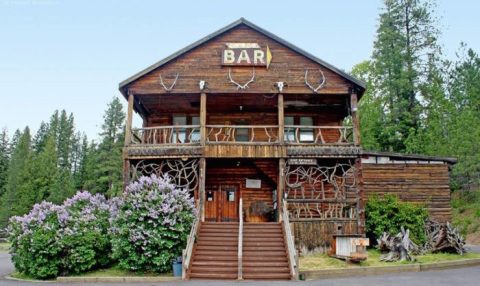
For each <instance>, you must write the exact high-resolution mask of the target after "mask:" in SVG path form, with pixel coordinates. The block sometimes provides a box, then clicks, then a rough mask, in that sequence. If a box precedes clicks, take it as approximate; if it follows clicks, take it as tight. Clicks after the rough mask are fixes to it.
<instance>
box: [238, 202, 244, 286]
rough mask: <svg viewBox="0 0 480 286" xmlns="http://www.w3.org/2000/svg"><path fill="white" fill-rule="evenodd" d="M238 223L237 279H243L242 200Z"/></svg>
mask: <svg viewBox="0 0 480 286" xmlns="http://www.w3.org/2000/svg"><path fill="white" fill-rule="evenodd" d="M238 208H239V210H238V212H239V223H238V278H237V279H238V280H242V279H243V264H242V262H243V200H242V198H240V202H239V207H238Z"/></svg>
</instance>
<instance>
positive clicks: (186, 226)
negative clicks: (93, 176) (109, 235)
mask: <svg viewBox="0 0 480 286" xmlns="http://www.w3.org/2000/svg"><path fill="white" fill-rule="evenodd" d="M194 218H195V208H194V201H193V198H192V197H191V196H190V194H189V193H188V191H187V190H186V189H178V188H176V187H175V186H174V185H173V184H171V183H170V182H169V180H167V179H164V178H158V177H157V176H155V175H152V176H151V177H141V178H140V179H139V181H138V182H134V183H131V184H130V185H129V186H127V188H126V190H125V192H124V194H123V196H122V202H121V205H120V206H119V208H118V215H117V216H116V218H114V219H113V222H112V231H113V233H114V236H113V240H112V247H113V256H114V258H116V259H118V263H119V267H121V268H123V269H126V270H134V271H138V270H140V271H152V272H168V271H170V270H171V262H172V260H173V259H174V258H176V257H177V256H180V255H181V253H182V249H184V248H185V245H186V240H187V237H188V234H189V232H190V228H191V225H192V222H193V220H194Z"/></svg>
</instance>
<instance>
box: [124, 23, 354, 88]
mask: <svg viewBox="0 0 480 286" xmlns="http://www.w3.org/2000/svg"><path fill="white" fill-rule="evenodd" d="M239 41H241V42H246V43H259V44H260V45H262V46H266V45H268V46H269V48H270V50H271V52H272V55H273V59H272V62H271V64H270V67H269V69H268V70H267V69H265V68H256V69H255V81H254V82H253V83H251V84H250V85H249V88H248V89H246V90H244V91H242V93H274V92H277V90H276V88H275V86H274V85H273V83H275V82H277V81H284V82H287V84H288V86H287V88H286V89H285V90H284V91H283V93H285V94H288V93H293V94H302V93H306V94H312V96H313V95H314V94H313V92H312V91H311V90H310V89H309V88H308V87H306V85H305V69H311V70H310V71H309V80H310V82H312V83H313V82H318V80H319V76H320V73H319V72H318V68H322V71H323V73H324V75H325V78H326V84H325V87H324V88H322V89H321V90H320V91H319V93H322V94H347V93H349V88H351V87H352V84H351V83H350V82H348V81H347V80H346V79H344V78H342V77H341V76H340V75H338V74H336V73H334V72H332V71H330V70H328V69H327V68H325V67H320V65H319V64H318V63H315V62H313V61H312V60H310V59H308V58H306V57H304V56H302V55H300V54H299V53H297V52H295V51H293V50H291V49H289V48H287V47H285V46H283V45H281V44H279V43H278V42H276V41H274V40H272V39H270V38H268V37H266V36H265V35H262V34H261V33H259V32H257V31H254V30H252V29H251V28H249V27H247V26H245V25H240V26H238V27H236V28H234V29H232V30H230V31H228V32H227V33H225V34H222V35H220V36H218V37H217V38H214V39H212V40H211V41H209V42H207V43H205V44H203V45H201V46H199V47H197V48H195V49H193V50H191V51H189V52H188V53H187V54H184V55H182V56H180V57H179V58H177V59H175V60H174V61H172V62H169V63H167V64H166V65H164V66H162V67H160V68H158V69H156V70H154V71H152V72H150V73H149V74H147V75H145V76H143V77H141V78H139V79H138V80H136V81H135V82H133V83H132V84H130V86H129V87H128V89H129V90H130V91H132V92H134V93H135V94H152V93H154V94H165V93H167V92H166V91H165V90H164V89H163V88H162V86H161V85H160V84H159V75H160V74H161V75H162V77H163V78H164V81H165V83H166V85H170V83H171V82H172V81H173V79H174V77H175V74H177V73H179V78H178V81H177V84H176V85H175V87H174V89H173V90H172V91H171V93H198V92H199V87H198V82H199V81H200V80H205V81H206V82H207V83H208V93H239V90H238V89H237V86H235V85H233V84H232V83H230V82H229V81H228V80H227V75H228V67H222V66H221V55H222V50H223V49H224V47H225V43H228V42H239ZM251 74H252V68H251V67H232V77H233V78H234V79H235V80H236V81H237V82H244V81H247V80H249V79H250V78H251V76H252V75H251Z"/></svg>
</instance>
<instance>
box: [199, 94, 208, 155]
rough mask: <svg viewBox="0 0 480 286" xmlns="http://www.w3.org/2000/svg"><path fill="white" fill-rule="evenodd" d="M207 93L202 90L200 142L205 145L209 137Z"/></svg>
mask: <svg viewBox="0 0 480 286" xmlns="http://www.w3.org/2000/svg"><path fill="white" fill-rule="evenodd" d="M206 124H207V94H206V93H205V92H202V93H201V94H200V144H201V145H202V146H205V141H206V137H207V130H206V127H205V126H206Z"/></svg>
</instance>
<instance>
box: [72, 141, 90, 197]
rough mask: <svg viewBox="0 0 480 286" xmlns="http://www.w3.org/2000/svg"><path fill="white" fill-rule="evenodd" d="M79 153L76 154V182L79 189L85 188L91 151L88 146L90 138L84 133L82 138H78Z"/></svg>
mask: <svg viewBox="0 0 480 286" xmlns="http://www.w3.org/2000/svg"><path fill="white" fill-rule="evenodd" d="M77 142H78V144H76V145H77V148H76V149H77V150H78V151H77V154H76V161H77V162H78V163H77V166H76V168H75V172H74V174H73V176H74V182H75V189H77V190H79V189H82V188H84V184H85V181H86V178H87V156H88V152H89V148H88V139H87V136H86V135H85V134H84V135H83V136H82V140H81V143H80V140H77Z"/></svg>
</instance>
